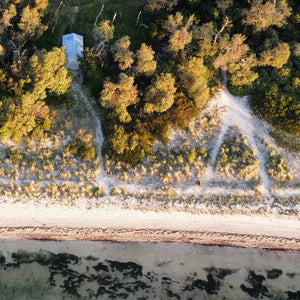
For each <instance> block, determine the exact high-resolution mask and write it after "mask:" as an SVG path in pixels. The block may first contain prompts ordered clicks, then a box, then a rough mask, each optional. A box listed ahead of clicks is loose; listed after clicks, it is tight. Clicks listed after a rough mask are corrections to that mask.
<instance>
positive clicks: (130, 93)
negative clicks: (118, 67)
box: [101, 73, 139, 123]
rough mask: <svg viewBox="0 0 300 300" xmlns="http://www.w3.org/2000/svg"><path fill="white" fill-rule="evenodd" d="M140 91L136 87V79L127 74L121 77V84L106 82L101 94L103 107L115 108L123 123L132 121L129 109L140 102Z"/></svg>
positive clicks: (122, 74)
mask: <svg viewBox="0 0 300 300" xmlns="http://www.w3.org/2000/svg"><path fill="white" fill-rule="evenodd" d="M138 100H139V99H138V90H137V87H136V85H134V78H133V77H128V76H127V75H126V74H124V73H121V74H120V75H119V83H113V82H111V81H106V82H105V83H104V88H103V90H102V93H101V104H102V105H103V107H108V108H113V109H115V111H116V113H117V114H118V116H119V119H120V121H121V122H125V123H128V122H130V121H131V117H130V114H129V113H128V111H127V107H128V106H129V105H132V104H136V103H137V102H138Z"/></svg>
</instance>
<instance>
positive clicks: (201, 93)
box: [179, 57, 210, 107]
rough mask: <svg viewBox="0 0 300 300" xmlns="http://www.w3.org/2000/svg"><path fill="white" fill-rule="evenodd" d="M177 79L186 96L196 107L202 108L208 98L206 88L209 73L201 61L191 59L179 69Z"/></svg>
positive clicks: (207, 88)
mask: <svg viewBox="0 0 300 300" xmlns="http://www.w3.org/2000/svg"><path fill="white" fill-rule="evenodd" d="M179 77H180V79H181V83H182V85H183V87H184V88H185V89H187V94H188V96H189V97H190V98H192V99H193V100H194V102H195V104H196V106H197V107H203V106H204V105H205V104H206V103H207V102H208V100H209V98H210V93H209V92H210V90H209V87H208V78H209V71H208V69H207V68H206V66H204V64H203V59H202V58H199V57H192V58H190V59H188V60H186V61H185V62H184V63H183V64H182V65H181V66H180V67H179Z"/></svg>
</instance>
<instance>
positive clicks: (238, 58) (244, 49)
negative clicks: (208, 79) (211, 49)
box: [214, 34, 258, 85]
mask: <svg viewBox="0 0 300 300" xmlns="http://www.w3.org/2000/svg"><path fill="white" fill-rule="evenodd" d="M245 40H246V37H245V36H243V35H241V34H235V35H234V36H233V37H232V38H230V37H229V35H227V34H226V35H224V36H223V37H221V38H220V39H219V42H218V47H219V53H218V55H217V57H216V59H215V61H214V66H215V67H216V68H221V69H222V71H228V72H230V73H231V75H232V76H231V79H232V80H233V84H234V85H244V84H250V83H251V82H253V81H254V80H255V79H257V77H258V74H257V73H255V72H253V71H252V70H251V68H252V67H254V66H256V65H257V60H256V57H255V55H254V54H252V53H250V48H249V46H248V45H247V44H246V43H245Z"/></svg>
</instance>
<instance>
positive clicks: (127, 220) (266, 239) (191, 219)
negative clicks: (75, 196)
mask: <svg viewBox="0 0 300 300" xmlns="http://www.w3.org/2000/svg"><path fill="white" fill-rule="evenodd" d="M0 215H1V218H0V240H6V239H36V240H60V241H61V240H89V241H112V242H168V243H169V242H179V243H194V244H203V245H220V246H234V247H253V248H265V249H276V250H297V251H300V220H299V217H296V216H283V215H276V214H269V215H258V214H252V215H242V214H232V215H229V214H227V215H226V214H209V213H206V214H192V213H187V212H179V211H177V212H176V211H173V212H155V211H146V212H145V211H142V210H134V209H124V208H121V207H118V206H106V207H102V208H93V209H87V208H82V207H81V208H78V207H66V206H49V207H45V206H37V205H34V204H13V205H11V204H10V205H4V204H0Z"/></svg>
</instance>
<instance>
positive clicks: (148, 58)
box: [135, 43, 156, 76]
mask: <svg viewBox="0 0 300 300" xmlns="http://www.w3.org/2000/svg"><path fill="white" fill-rule="evenodd" d="M136 57H137V64H136V68H135V71H136V72H137V73H140V74H146V75H147V76H150V75H152V74H153V73H154V72H155V70H156V61H155V60H154V51H153V50H152V48H151V46H147V45H146V44H144V43H143V44H142V45H141V48H140V49H139V50H138V51H137V53H136Z"/></svg>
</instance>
